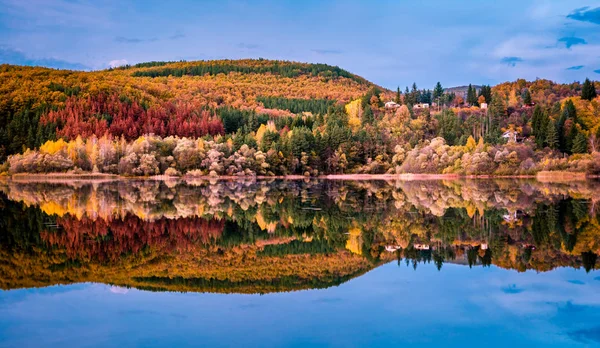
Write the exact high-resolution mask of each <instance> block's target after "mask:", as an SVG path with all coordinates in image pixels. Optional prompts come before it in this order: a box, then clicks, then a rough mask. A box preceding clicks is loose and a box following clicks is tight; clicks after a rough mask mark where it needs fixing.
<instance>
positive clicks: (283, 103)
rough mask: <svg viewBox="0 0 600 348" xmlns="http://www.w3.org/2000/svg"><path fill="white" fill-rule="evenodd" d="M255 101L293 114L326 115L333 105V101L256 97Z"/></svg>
mask: <svg viewBox="0 0 600 348" xmlns="http://www.w3.org/2000/svg"><path fill="white" fill-rule="evenodd" d="M256 101H257V102H259V103H262V104H263V105H264V106H265V107H266V108H269V109H283V110H289V111H291V112H292V113H294V114H299V113H302V112H311V113H313V114H322V115H324V114H326V113H327V110H328V109H329V107H331V106H333V105H335V103H336V101H335V100H328V99H299V98H285V97H271V96H258V97H257V98H256Z"/></svg>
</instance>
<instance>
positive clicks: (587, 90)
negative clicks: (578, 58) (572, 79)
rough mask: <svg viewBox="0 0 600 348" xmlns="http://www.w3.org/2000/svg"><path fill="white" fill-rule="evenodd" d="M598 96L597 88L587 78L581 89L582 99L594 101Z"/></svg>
mask: <svg viewBox="0 0 600 348" xmlns="http://www.w3.org/2000/svg"><path fill="white" fill-rule="evenodd" d="M596 95H597V94H596V86H594V83H593V82H591V81H590V79H587V78H586V79H585V82H584V83H583V87H582V89H581V99H584V100H592V99H594V98H596Z"/></svg>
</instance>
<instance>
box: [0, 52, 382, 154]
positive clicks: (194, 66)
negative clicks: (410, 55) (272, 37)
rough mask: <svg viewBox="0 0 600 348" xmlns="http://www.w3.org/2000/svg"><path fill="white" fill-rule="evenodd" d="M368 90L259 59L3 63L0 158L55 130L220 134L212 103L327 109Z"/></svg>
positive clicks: (343, 78) (343, 75)
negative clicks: (109, 65) (110, 65)
mask: <svg viewBox="0 0 600 348" xmlns="http://www.w3.org/2000/svg"><path fill="white" fill-rule="evenodd" d="M372 87H374V85H373V84H372V83H370V82H369V81H367V80H365V79H364V78H362V77H359V76H357V75H354V74H351V73H349V72H348V71H346V70H343V69H341V68H339V67H336V66H330V65H326V64H307V63H297V62H288V61H276V60H264V59H257V60H251V59H246V60H215V61H194V62H149V63H142V64H137V65H135V66H126V67H121V68H117V69H108V70H102V71H91V72H82V71H69V70H55V69H48V68H40V67H25V66H14V65H6V64H5V65H0V161H4V160H5V159H6V156H7V155H10V154H14V153H18V152H21V151H23V149H24V148H37V147H39V146H40V145H42V144H43V143H44V142H45V141H46V140H48V139H56V138H57V137H64V138H68V139H74V138H76V137H77V136H78V135H81V136H83V137H87V136H90V135H92V134H95V135H97V136H98V137H100V136H102V135H103V134H104V133H105V132H108V133H109V134H111V135H113V136H116V137H120V136H125V138H126V139H129V140H132V139H135V138H137V137H139V136H141V135H142V134H145V133H154V134H157V135H162V136H166V135H179V136H203V135H206V134H212V135H215V134H219V133H223V132H224V129H223V127H224V126H223V125H222V124H221V123H222V122H220V121H219V117H217V116H220V112H219V110H224V109H226V108H233V109H235V110H245V111H247V112H248V113H252V112H254V113H256V114H265V115H270V116H285V115H288V116H289V115H292V112H293V113H297V112H302V111H309V112H311V111H312V112H320V113H324V112H323V111H324V110H325V111H326V109H327V107H328V106H330V105H333V104H336V103H346V102H348V101H350V100H351V99H355V98H358V97H360V96H362V95H363V94H365V93H366V92H367V90H369V88H372ZM290 110H291V112H290ZM244 116H245V117H247V116H248V114H245V115H244ZM225 127H226V125H225Z"/></svg>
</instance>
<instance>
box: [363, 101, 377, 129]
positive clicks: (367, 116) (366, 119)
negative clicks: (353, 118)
mask: <svg viewBox="0 0 600 348" xmlns="http://www.w3.org/2000/svg"><path fill="white" fill-rule="evenodd" d="M374 121H375V118H374V116H373V110H371V107H370V106H369V105H367V106H365V109H364V111H363V114H362V120H361V124H362V125H363V126H364V125H366V124H373V122H374Z"/></svg>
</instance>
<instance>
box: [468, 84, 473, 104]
mask: <svg viewBox="0 0 600 348" xmlns="http://www.w3.org/2000/svg"><path fill="white" fill-rule="evenodd" d="M472 102H473V86H471V84H469V88H468V89H467V104H471V105H473V104H472Z"/></svg>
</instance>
